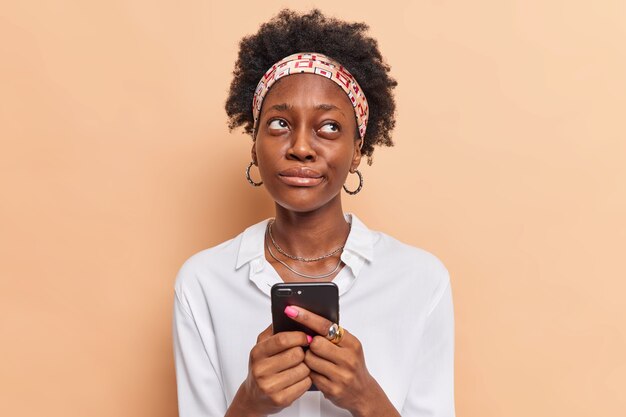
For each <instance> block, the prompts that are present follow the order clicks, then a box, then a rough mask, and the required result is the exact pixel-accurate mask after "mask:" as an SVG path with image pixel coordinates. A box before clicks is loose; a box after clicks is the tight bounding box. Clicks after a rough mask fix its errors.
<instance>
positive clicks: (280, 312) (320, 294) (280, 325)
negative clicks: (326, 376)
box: [271, 282, 339, 391]
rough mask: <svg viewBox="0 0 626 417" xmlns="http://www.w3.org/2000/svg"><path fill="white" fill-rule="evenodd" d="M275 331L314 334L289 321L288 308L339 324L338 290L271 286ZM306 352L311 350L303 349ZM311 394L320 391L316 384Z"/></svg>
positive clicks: (311, 284) (325, 284)
mask: <svg viewBox="0 0 626 417" xmlns="http://www.w3.org/2000/svg"><path fill="white" fill-rule="evenodd" d="M271 294H272V327H273V330H274V334H276V333H279V332H291V331H301V332H304V333H306V334H309V335H311V336H315V334H316V333H315V332H314V331H312V330H310V329H309V328H307V327H305V326H303V325H301V324H300V323H297V322H295V321H293V320H292V319H290V318H289V317H287V315H286V314H285V307H287V306H298V307H302V308H305V309H307V310H309V311H310V312H312V313H315V314H317V315H320V316H322V317H325V318H327V319H328V320H330V321H331V322H333V323H337V324H339V289H338V288H337V285H335V284H334V283H332V282H291V283H286V282H285V283H279V284H274V285H273V286H272V291H271ZM303 349H304V350H305V351H306V350H307V349H308V346H305V347H304V348H303ZM309 391H319V390H318V389H317V387H316V386H315V384H313V385H311V387H310V388H309Z"/></svg>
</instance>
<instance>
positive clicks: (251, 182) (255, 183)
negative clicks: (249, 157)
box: [246, 162, 263, 187]
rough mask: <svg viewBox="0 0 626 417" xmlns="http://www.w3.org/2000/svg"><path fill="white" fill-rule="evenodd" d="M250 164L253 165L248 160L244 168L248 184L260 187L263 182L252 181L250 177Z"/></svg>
mask: <svg viewBox="0 0 626 417" xmlns="http://www.w3.org/2000/svg"><path fill="white" fill-rule="evenodd" d="M252 165H254V162H250V165H248V168H246V179H247V180H248V182H249V183H250V185H252V186H254V187H260V186H261V185H262V184H263V181H259V182H254V181H253V180H252V178H250V168H252Z"/></svg>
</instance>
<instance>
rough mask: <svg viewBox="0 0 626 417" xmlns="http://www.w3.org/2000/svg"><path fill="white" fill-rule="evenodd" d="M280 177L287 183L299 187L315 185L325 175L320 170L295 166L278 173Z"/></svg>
mask: <svg viewBox="0 0 626 417" xmlns="http://www.w3.org/2000/svg"><path fill="white" fill-rule="evenodd" d="M278 178H280V179H281V181H283V182H284V183H285V184H288V185H293V186H297V187H313V186H315V185H318V184H320V183H321V182H322V181H323V180H324V177H323V176H322V174H321V173H319V172H318V171H316V170H314V169H311V168H306V167H294V168H289V169H285V170H283V171H280V172H279V173H278Z"/></svg>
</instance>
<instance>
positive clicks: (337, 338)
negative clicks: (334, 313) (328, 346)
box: [326, 323, 344, 344]
mask: <svg viewBox="0 0 626 417" xmlns="http://www.w3.org/2000/svg"><path fill="white" fill-rule="evenodd" d="M343 334H344V330H343V327H341V326H340V325H338V324H337V323H333V324H331V325H330V327H329V328H328V335H327V336H326V339H328V340H330V341H331V342H332V343H334V344H339V342H341V339H343Z"/></svg>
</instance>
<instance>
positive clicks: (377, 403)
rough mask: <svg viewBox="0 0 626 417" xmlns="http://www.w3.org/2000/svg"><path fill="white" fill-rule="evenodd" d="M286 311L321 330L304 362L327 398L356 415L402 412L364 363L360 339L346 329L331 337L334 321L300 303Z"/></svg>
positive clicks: (290, 315)
mask: <svg viewBox="0 0 626 417" xmlns="http://www.w3.org/2000/svg"><path fill="white" fill-rule="evenodd" d="M285 313H286V314H287V315H288V316H289V317H291V319H292V320H294V321H297V322H298V323H301V324H303V325H304V326H306V327H308V328H309V329H311V330H312V331H314V332H315V333H317V334H318V336H315V337H314V338H313V340H312V342H311V343H310V346H309V350H308V351H307V352H306V355H305V358H304V363H305V364H306V365H307V366H308V367H309V368H310V369H311V374H310V378H311V379H312V380H313V383H314V384H315V385H316V386H317V388H319V390H320V391H321V392H322V393H323V394H324V396H325V397H326V398H328V399H329V400H330V401H332V402H333V403H334V404H335V405H336V406H338V407H341V408H344V409H346V410H348V411H350V412H351V413H352V414H353V415H355V416H369V415H376V416H399V414H398V412H397V410H396V409H395V408H394V407H393V405H392V404H391V402H390V401H389V399H388V398H387V396H386V394H385V393H384V392H383V390H382V388H381V387H380V386H379V385H378V383H377V382H376V380H375V379H374V378H373V377H372V376H371V375H370V373H369V372H368V370H367V367H366V366H365V357H364V354H363V347H362V345H361V342H360V341H359V340H358V339H357V338H356V337H355V336H354V335H352V334H350V332H348V331H347V330H345V329H344V335H343V339H342V340H341V342H340V343H339V344H334V343H332V342H331V341H329V340H328V339H326V335H327V334H328V329H329V327H330V326H331V324H332V323H331V322H330V321H329V320H328V319H326V318H324V317H321V316H319V315H317V314H314V313H311V312H310V311H307V310H305V309H303V308H301V307H296V306H290V307H287V309H286V310H285Z"/></svg>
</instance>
